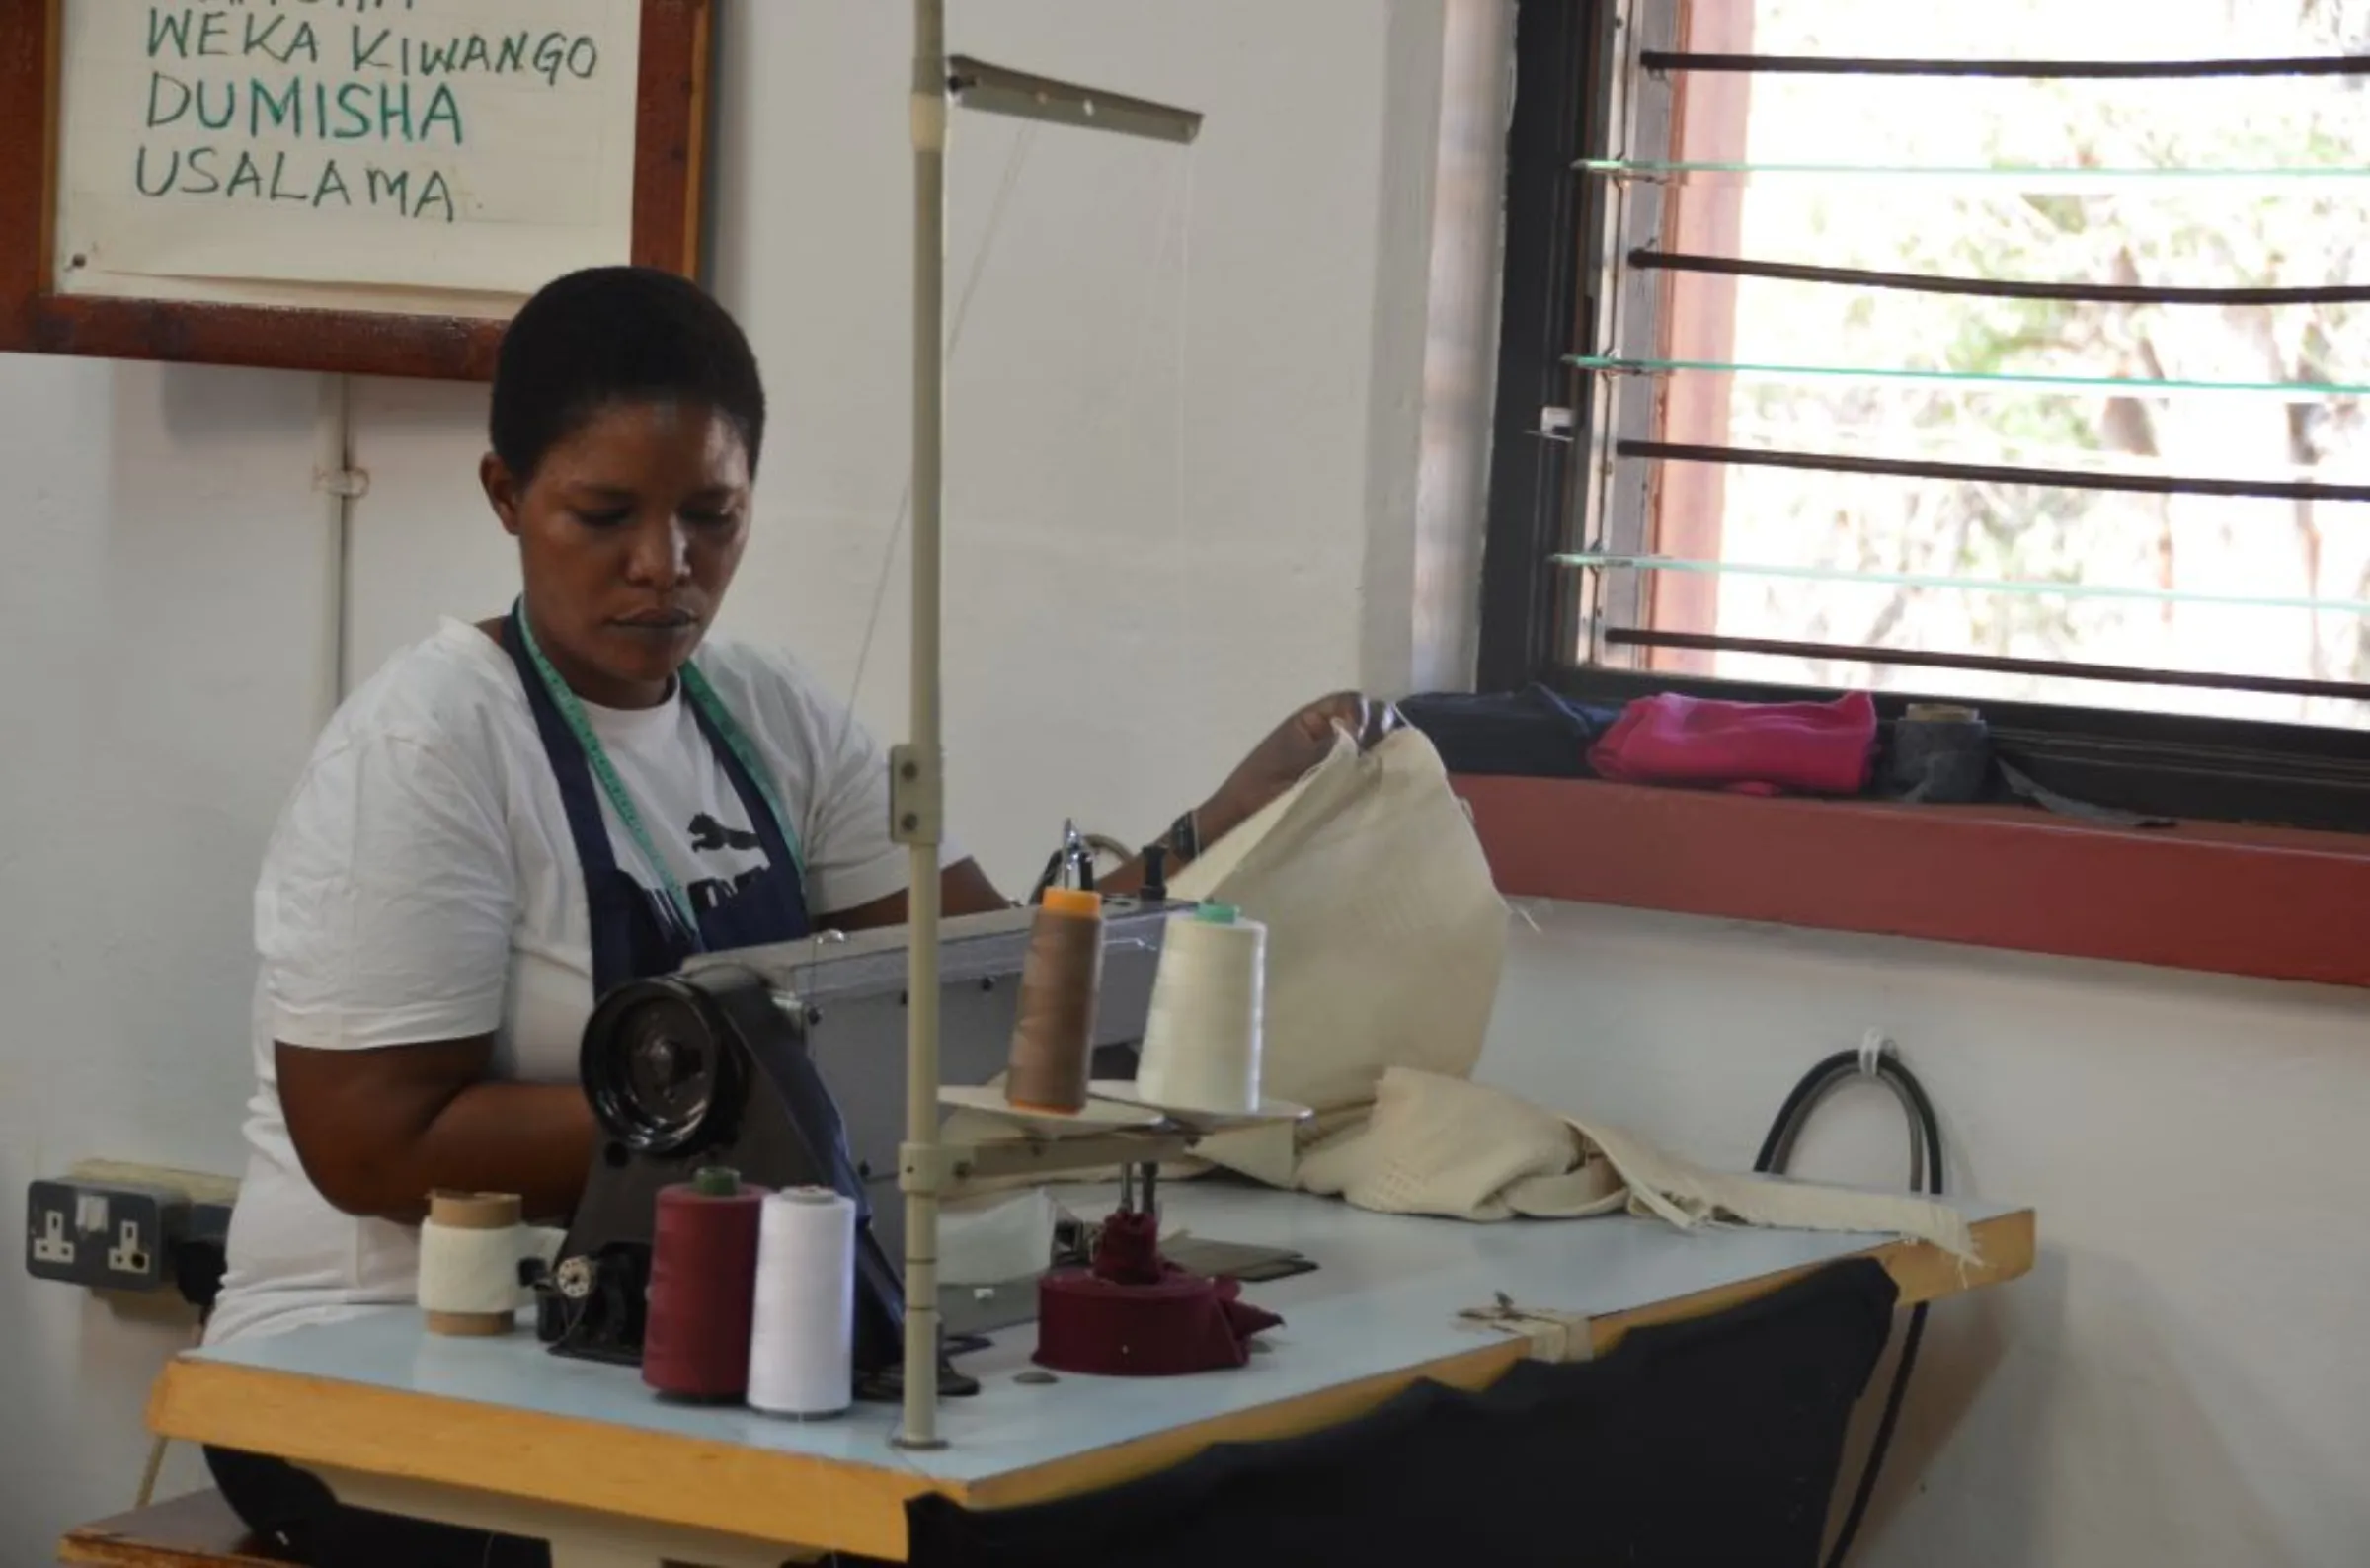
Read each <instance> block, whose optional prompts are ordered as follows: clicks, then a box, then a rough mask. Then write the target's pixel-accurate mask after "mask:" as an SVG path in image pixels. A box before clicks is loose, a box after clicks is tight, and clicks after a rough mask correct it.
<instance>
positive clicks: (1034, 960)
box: [1004, 888, 1103, 1113]
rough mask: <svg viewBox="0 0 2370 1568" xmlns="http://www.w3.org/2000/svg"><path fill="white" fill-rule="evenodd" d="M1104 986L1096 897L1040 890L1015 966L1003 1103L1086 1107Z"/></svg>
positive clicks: (1100, 906) (1029, 1107)
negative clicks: (1016, 1009) (1041, 898)
mask: <svg viewBox="0 0 2370 1568" xmlns="http://www.w3.org/2000/svg"><path fill="white" fill-rule="evenodd" d="M1102 983H1103V901H1102V899H1101V898H1100V897H1099V896H1097V895H1095V894H1092V893H1086V892H1083V891H1081V890H1079V889H1076V888H1048V889H1046V890H1045V902H1043V903H1041V904H1039V905H1038V907H1037V917H1036V920H1035V923H1033V924H1032V925H1031V926H1030V927H1029V952H1028V957H1027V958H1026V959H1024V960H1023V961H1022V963H1021V967H1020V1013H1019V1017H1018V1018H1017V1019H1015V1020H1014V1022H1013V1026H1012V1056H1011V1059H1010V1061H1009V1062H1008V1063H1007V1064H1006V1067H1005V1072H1004V1098H1005V1099H1006V1100H1008V1101H1010V1102H1011V1103H1012V1104H1013V1105H1015V1106H1018V1107H1021V1108H1023V1109H1025V1110H1030V1111H1054V1112H1062V1113H1068V1112H1072V1111H1076V1110H1079V1109H1081V1108H1083V1107H1084V1105H1085V1104H1086V1074H1087V1065H1088V1059H1089V1058H1090V1057H1091V1055H1092V1053H1093V1050H1094V1010H1095V1002H1096V1000H1097V998H1098V996H1099V994H1100V992H1101V989H1102Z"/></svg>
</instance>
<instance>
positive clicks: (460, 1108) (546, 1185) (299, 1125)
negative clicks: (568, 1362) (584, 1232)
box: [275, 1037, 595, 1223]
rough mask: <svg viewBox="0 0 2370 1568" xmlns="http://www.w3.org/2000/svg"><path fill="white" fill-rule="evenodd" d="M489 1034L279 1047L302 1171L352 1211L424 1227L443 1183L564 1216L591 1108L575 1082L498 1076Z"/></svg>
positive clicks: (589, 1153)
mask: <svg viewBox="0 0 2370 1568" xmlns="http://www.w3.org/2000/svg"><path fill="white" fill-rule="evenodd" d="M492 1057H493V1042H492V1040H491V1039H490V1038H488V1037H480V1038H478V1039H475V1040H455V1041H445V1042H441V1043H436V1044H430V1045H418V1046H397V1047H390V1048H388V1049H385V1050H378V1051H316V1050H308V1049H305V1048H303V1047H299V1046H290V1045H287V1044H285V1043H282V1044H280V1046H279V1047H278V1049H277V1051H276V1054H275V1061H276V1067H277V1074H278V1080H279V1099H280V1105H281V1108H282V1109H283V1110H284V1112H285V1113H286V1116H287V1119H288V1134H289V1137H290V1138H291V1139H292V1141H293V1142H294V1143H295V1145H296V1153H297V1157H298V1158H299V1159H300V1160H302V1161H303V1164H304V1170H305V1174H306V1175H307V1176H309V1177H311V1178H312V1182H313V1185H314V1186H315V1187H317V1188H319V1189H320V1191H321V1196H322V1197H324V1198H326V1199H328V1200H329V1201H330V1202H331V1203H332V1204H334V1205H336V1206H337V1207H338V1208H339V1209H341V1210H343V1211H344V1212H346V1213H347V1214H350V1215H369V1216H372V1217H375V1218H380V1219H395V1220H401V1221H403V1222H405V1223H416V1222H418V1220H419V1219H420V1217H421V1216H422V1215H426V1214H427V1213H428V1195H429V1194H430V1193H432V1192H435V1191H436V1190H437V1189H439V1188H443V1189H453V1190H460V1191H467V1192H503V1193H516V1194H518V1195H519V1196H520V1197H521V1198H522V1199H524V1200H525V1206H526V1215H527V1217H528V1218H529V1219H534V1220H557V1219H565V1218H566V1217H567V1216H568V1215H570V1214H572V1213H573V1212H574V1211H575V1209H576V1201H577V1199H578V1198H579V1197H580V1196H581V1195H582V1194H583V1192H584V1186H585V1176H586V1173H587V1172H588V1171H589V1170H590V1169H591V1168H592V1164H593V1144H594V1141H595V1132H594V1126H593V1108H592V1106H591V1105H590V1104H588V1103H587V1102H586V1100H585V1094H584V1090H582V1089H581V1088H579V1087H578V1086H577V1085H575V1084H573V1083H503V1082H493V1081H489V1080H488V1079H487V1078H486V1076H485V1073H486V1070H487V1066H488V1064H489V1062H490V1061H491V1059H492Z"/></svg>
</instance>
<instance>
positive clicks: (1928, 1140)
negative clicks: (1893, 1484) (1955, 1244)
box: [1753, 1041, 1942, 1568]
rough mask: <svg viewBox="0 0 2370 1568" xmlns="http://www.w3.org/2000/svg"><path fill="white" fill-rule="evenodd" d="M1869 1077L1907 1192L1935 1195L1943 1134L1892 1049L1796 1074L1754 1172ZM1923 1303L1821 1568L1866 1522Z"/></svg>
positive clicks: (1785, 1153) (1836, 1059)
mask: <svg viewBox="0 0 2370 1568" xmlns="http://www.w3.org/2000/svg"><path fill="white" fill-rule="evenodd" d="M1869 1076H1873V1077H1874V1078H1875V1079H1876V1080H1877V1081H1878V1082H1880V1083H1882V1084H1883V1085H1884V1086H1885V1087H1886V1088H1888V1089H1890V1090H1892V1091H1893V1095H1894V1098H1896V1099H1898V1100H1899V1101H1900V1102H1901V1109H1902V1113H1903V1115H1904V1116H1906V1117H1907V1118H1908V1121H1909V1138H1910V1177H1909V1183H1910V1190H1911V1191H1912V1192H1917V1193H1924V1194H1929V1195H1932V1196H1934V1197H1939V1196H1941V1191H1942V1129H1941V1124H1940V1123H1939V1122H1938V1121H1936V1118H1935V1114H1934V1102H1933V1101H1932V1100H1930V1099H1928V1098H1927V1097H1926V1086H1925V1085H1924V1084H1922V1083H1920V1082H1919V1081H1918V1079H1917V1074H1915V1073H1913V1072H1911V1071H1910V1070H1909V1068H1908V1067H1907V1066H1905V1065H1904V1064H1903V1063H1902V1060H1901V1058H1900V1057H1899V1055H1898V1054H1896V1053H1895V1052H1894V1050H1893V1047H1892V1043H1891V1042H1890V1041H1886V1042H1884V1043H1883V1044H1882V1046H1881V1048H1879V1049H1875V1050H1861V1051H1839V1052H1837V1053H1836V1054H1835V1055H1834V1056H1832V1057H1829V1058H1827V1059H1826V1060H1824V1061H1822V1062H1820V1063H1819V1064H1818V1065H1817V1066H1815V1067H1813V1068H1811V1069H1810V1071H1808V1072H1806V1073H1804V1074H1803V1075H1802V1081H1801V1082H1799V1083H1797V1084H1795V1085H1794V1089H1793V1092H1792V1093H1791V1094H1789V1095H1787V1096H1786V1097H1785V1103H1784V1104H1783V1105H1782V1106H1780V1107H1778V1119H1777V1120H1776V1121H1775V1122H1773V1123H1771V1124H1770V1136H1769V1137H1766V1138H1764V1139H1763V1140H1762V1144H1761V1153H1760V1154H1759V1155H1758V1156H1756V1157H1755V1159H1754V1161H1753V1168H1754V1169H1755V1170H1757V1171H1763V1172H1768V1173H1772V1174H1782V1173H1783V1172H1784V1170H1785V1168H1786V1165H1787V1164H1788V1163H1789V1162H1790V1161H1791V1160H1792V1158H1793V1152H1794V1143H1795V1140H1796V1139H1798V1138H1799V1137H1801V1135H1802V1129H1803V1127H1804V1126H1806V1125H1807V1124H1808V1123H1809V1121H1810V1115H1811V1113H1812V1112H1813V1111H1815V1110H1817V1109H1818V1107H1819V1103H1820V1102H1821V1101H1823V1100H1825V1099H1826V1098H1827V1096H1829V1095H1830V1094H1833V1093H1834V1092H1835V1091H1836V1090H1837V1089H1840V1088H1842V1087H1843V1086H1844V1085H1845V1084H1848V1083H1851V1082H1854V1081H1855V1080H1857V1079H1860V1078H1863V1077H1869ZM1926 1308H1927V1303H1926V1302H1924V1301H1920V1302H1919V1303H1918V1304H1917V1305H1916V1306H1913V1307H1911V1308H1910V1310H1909V1328H1908V1331H1907V1332H1906V1333H1905V1334H1904V1335H1903V1336H1902V1339H1901V1360H1900V1363H1899V1364H1898V1365H1897V1366H1895V1367H1894V1369H1893V1386H1892V1388H1891V1390H1890V1391H1888V1392H1887V1393H1886V1394H1885V1397H1884V1413H1883V1415H1881V1416H1880V1417H1878V1418H1877V1422H1876V1435H1875V1437H1874V1439H1873V1440H1871V1441H1870V1443H1869V1445H1868V1457H1867V1461H1866V1462H1865V1463H1864V1464H1863V1465H1861V1467H1860V1472H1859V1485H1858V1486H1857V1488H1856V1489H1855V1490H1854V1492H1853V1494H1852V1506H1851V1508H1850V1509H1849V1510H1847V1511H1846V1513H1845V1514H1844V1523H1843V1528H1842V1529H1839V1530H1838V1531H1836V1536H1835V1546H1834V1548H1833V1549H1832V1550H1830V1551H1829V1552H1828V1554H1827V1568H1841V1565H1842V1563H1843V1561H1844V1558H1845V1556H1846V1554H1848V1553H1849V1552H1850V1551H1851V1549H1852V1542H1853V1539H1854V1537H1856V1536H1857V1535H1858V1533H1859V1527H1860V1524H1861V1522H1862V1521H1863V1520H1864V1519H1866V1517H1867V1512H1868V1500H1869V1499H1870V1498H1872V1497H1873V1496H1875V1494H1876V1477H1877V1475H1878V1474H1879V1473H1880V1472H1881V1471H1882V1470H1883V1468H1884V1454H1885V1450H1886V1449H1887V1448H1889V1447H1890V1446H1891V1445H1892V1441H1893V1428H1894V1427H1895V1426H1896V1425H1898V1424H1899V1422H1900V1420H1901V1402H1902V1399H1903V1397H1904V1396H1905V1395H1906V1394H1907V1393H1908V1392H1909V1374H1910V1372H1911V1371H1912V1369H1914V1368H1915V1367H1916V1366H1917V1363H1918V1345H1919V1342H1920V1341H1922V1340H1923V1339H1924V1338H1925V1337H1926Z"/></svg>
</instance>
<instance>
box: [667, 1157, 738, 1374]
mask: <svg viewBox="0 0 2370 1568" xmlns="http://www.w3.org/2000/svg"><path fill="white" fill-rule="evenodd" d="M764 1201H765V1189H764V1188H762V1187H751V1186H749V1185H747V1184H745V1183H744V1182H743V1181H742V1180H741V1177H740V1175H739V1173H738V1172H735V1171H730V1170H724V1169H720V1168H711V1169H708V1170H703V1171H700V1172H699V1173H698V1174H697V1175H695V1176H694V1177H693V1178H692V1179H691V1180H690V1181H687V1182H677V1183H675V1184H674V1185H673V1186H672V1187H662V1188H661V1189H659V1207H658V1215H657V1221H656V1224H655V1225H654V1227H653V1229H652V1233H651V1246H650V1314H649V1317H648V1319H647V1320H646V1322H645V1323H644V1326H643V1330H642V1380H643V1381H644V1382H646V1383H648V1384H649V1385H650V1386H651V1387H653V1388H656V1389H657V1390H658V1391H659V1392H661V1393H663V1394H672V1395H674V1396H676V1397H677V1398H682V1399H738V1398H740V1397H741V1396H742V1395H743V1394H744V1393H746V1392H748V1391H749V1329H750V1320H751V1314H752V1312H753V1310H754V1306H755V1300H756V1290H757V1228H758V1224H759V1221H760V1220H761V1218H762V1216H763V1213H764V1209H763V1205H764Z"/></svg>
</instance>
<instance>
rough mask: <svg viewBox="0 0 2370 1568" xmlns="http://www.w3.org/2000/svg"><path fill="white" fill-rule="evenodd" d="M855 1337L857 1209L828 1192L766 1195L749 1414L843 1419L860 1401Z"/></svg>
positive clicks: (810, 1190) (801, 1189)
mask: <svg viewBox="0 0 2370 1568" xmlns="http://www.w3.org/2000/svg"><path fill="white" fill-rule="evenodd" d="M855 1335H856V1206H855V1205H854V1204H853V1203H852V1202H850V1201H849V1200H848V1199H847V1198H845V1197H843V1196H841V1195H840V1194H838V1193H835V1192H832V1191H830V1189H828V1188H823V1187H793V1188H791V1189H789V1190H787V1191H785V1192H778V1193H768V1194H766V1195H765V1207H764V1211H763V1213H762V1214H760V1215H758V1220H757V1296H756V1310H755V1315H754V1316H753V1317H751V1320H750V1333H749V1402H750V1404H751V1406H752V1407H753V1408H755V1409H758V1410H763V1411H766V1412H767V1413H769V1414H772V1415H777V1416H796V1417H799V1418H801V1419H814V1418H817V1417H823V1416H835V1415H840V1414H843V1413H844V1412H845V1411H846V1409H847V1407H848V1406H849V1404H851V1403H852V1402H853V1401H854V1395H855Z"/></svg>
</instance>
